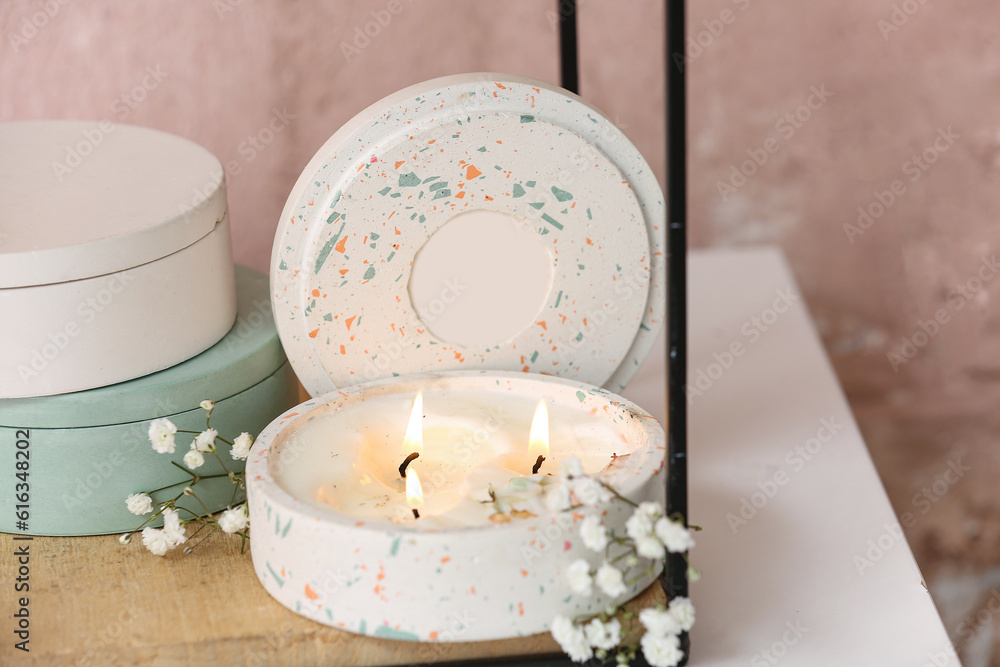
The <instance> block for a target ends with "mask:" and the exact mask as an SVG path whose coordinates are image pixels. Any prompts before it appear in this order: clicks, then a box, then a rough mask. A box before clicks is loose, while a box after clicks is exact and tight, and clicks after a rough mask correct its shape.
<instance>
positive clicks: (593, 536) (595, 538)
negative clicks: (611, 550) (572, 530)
mask: <svg viewBox="0 0 1000 667" xmlns="http://www.w3.org/2000/svg"><path fill="white" fill-rule="evenodd" d="M580 538H581V539H582V540H583V545H584V546H585V547H587V548H588V549H590V550H591V551H601V550H602V549H604V547H606V546H608V531H607V529H606V528H605V527H604V525H603V524H602V523H601V518H600V517H598V516H588V517H586V518H584V520H583V521H581V522H580Z"/></svg>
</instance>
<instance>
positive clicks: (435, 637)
mask: <svg viewBox="0 0 1000 667" xmlns="http://www.w3.org/2000/svg"><path fill="white" fill-rule="evenodd" d="M427 636H428V637H430V638H431V639H437V638H438V631H437V630H433V631H431V632H428V633H427Z"/></svg>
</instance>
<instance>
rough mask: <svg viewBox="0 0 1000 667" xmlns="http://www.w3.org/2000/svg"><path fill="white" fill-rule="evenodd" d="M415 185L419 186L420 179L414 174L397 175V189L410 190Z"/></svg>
mask: <svg viewBox="0 0 1000 667" xmlns="http://www.w3.org/2000/svg"><path fill="white" fill-rule="evenodd" d="M417 185H420V177H419V176H417V174H416V173H415V172H412V171H411V172H410V173H408V174H400V175H399V187H401V188H412V187H414V186H417Z"/></svg>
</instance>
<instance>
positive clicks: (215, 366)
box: [0, 264, 285, 429]
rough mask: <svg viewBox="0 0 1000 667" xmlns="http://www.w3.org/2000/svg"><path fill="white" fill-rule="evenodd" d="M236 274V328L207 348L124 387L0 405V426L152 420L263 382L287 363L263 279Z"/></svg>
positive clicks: (241, 269) (240, 270)
mask: <svg viewBox="0 0 1000 667" xmlns="http://www.w3.org/2000/svg"><path fill="white" fill-rule="evenodd" d="M235 270H236V295H237V302H238V311H237V315H236V323H235V324H234V325H233V327H232V329H230V330H229V333H227V334H226V335H225V337H223V339H222V340H220V341H219V342H218V343H216V344H215V345H213V346H212V347H210V348H209V349H207V350H206V351H204V352H202V353H201V354H199V355H198V356H196V357H193V358H191V359H188V360H187V361H185V362H183V363H180V364H178V365H176V366H173V367H171V368H168V369H166V370H162V371H159V372H158V373H153V374H152V375H146V376H144V377H140V378H136V379H135V380H129V381H128V382H121V383H118V384H113V385H109V386H105V387H99V388H97V389H90V390H87V391H78V392H73V393H69V394H58V395H55V396H41V397H33V398H10V399H3V400H0V426H10V427H16V428H38V429H42V428H82V427H89V426H106V425H110V424H124V423H128V422H134V421H143V420H147V419H155V418H157V417H165V416H169V415H173V414H177V413H179V412H183V411H185V410H191V409H193V408H196V407H198V404H199V403H200V402H201V401H202V400H204V399H212V400H214V401H221V400H223V399H226V398H229V397H230V396H234V395H236V394H238V393H240V392H241V391H244V390H245V389H248V388H249V387H252V386H254V385H255V384H257V383H258V382H260V381H261V380H263V379H265V378H267V377H268V376H270V375H271V374H272V373H274V372H275V371H276V370H278V368H279V367H280V366H281V365H282V364H283V363H285V355H284V352H283V351H282V349H281V342H280V341H279V340H278V332H277V331H276V330H275V327H274V320H273V318H272V316H271V304H270V301H269V299H268V298H267V285H268V281H267V276H265V275H264V274H263V273H260V272H259V271H254V270H253V269H250V268H248V267H245V266H241V265H239V264H237V265H236V269H235ZM165 316H171V317H172V316H176V315H174V314H166V315H165ZM179 316H181V317H183V314H181V315H179Z"/></svg>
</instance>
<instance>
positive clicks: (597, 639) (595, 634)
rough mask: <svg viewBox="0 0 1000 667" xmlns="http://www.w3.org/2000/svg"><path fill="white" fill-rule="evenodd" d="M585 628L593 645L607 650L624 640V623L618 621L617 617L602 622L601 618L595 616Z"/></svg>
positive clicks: (588, 639) (585, 632)
mask: <svg viewBox="0 0 1000 667" xmlns="http://www.w3.org/2000/svg"><path fill="white" fill-rule="evenodd" d="M583 630H584V634H586V636H587V641H588V642H589V643H590V645H591V646H593V647H594V648H599V649H604V650H605V651H610V650H611V649H613V648H614V647H616V646H618V642H620V641H621V640H622V624H621V623H620V622H618V619H617V618H616V619H614V620H612V621H608V622H607V623H602V622H601V619H599V618H595V619H594V620H592V621H591V622H590V623H588V624H587V625H585V626H584V629H583Z"/></svg>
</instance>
